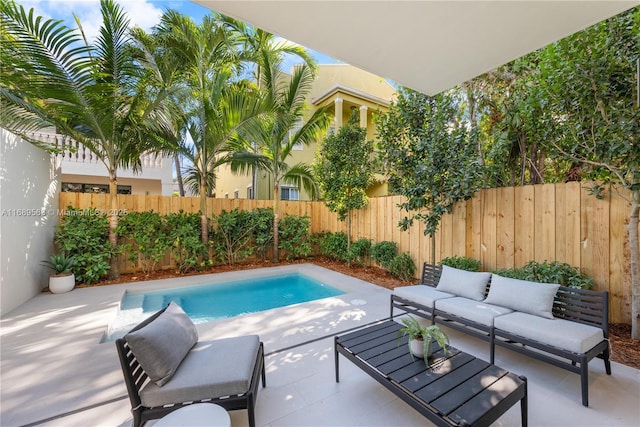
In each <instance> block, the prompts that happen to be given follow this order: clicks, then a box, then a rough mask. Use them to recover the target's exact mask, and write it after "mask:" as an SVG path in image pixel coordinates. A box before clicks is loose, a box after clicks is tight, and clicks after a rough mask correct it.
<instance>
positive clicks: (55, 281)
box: [49, 273, 76, 294]
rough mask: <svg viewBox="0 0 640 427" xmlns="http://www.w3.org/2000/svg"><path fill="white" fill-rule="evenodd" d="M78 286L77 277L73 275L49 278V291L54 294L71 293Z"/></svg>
mask: <svg viewBox="0 0 640 427" xmlns="http://www.w3.org/2000/svg"><path fill="white" fill-rule="evenodd" d="M75 286H76V277H75V276H74V275H73V273H68V274H56V275H54V276H51V277H49V290H50V291H51V293H53V294H63V293H65V292H69V291H70V290H72V289H73V288H74V287H75Z"/></svg>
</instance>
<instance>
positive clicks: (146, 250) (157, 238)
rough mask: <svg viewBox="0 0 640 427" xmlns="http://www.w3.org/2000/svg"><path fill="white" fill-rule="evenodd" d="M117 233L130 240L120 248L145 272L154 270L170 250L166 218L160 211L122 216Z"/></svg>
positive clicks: (131, 213)
mask: <svg viewBox="0 0 640 427" xmlns="http://www.w3.org/2000/svg"><path fill="white" fill-rule="evenodd" d="M116 234H117V235H118V236H119V237H120V238H124V239H127V240H129V241H130V243H121V244H120V248H121V250H122V252H123V253H126V254H127V255H128V259H129V261H131V262H132V263H133V265H134V267H135V266H136V265H138V264H139V265H140V268H142V271H143V272H144V273H145V274H148V273H150V272H152V271H154V270H155V269H156V266H157V264H158V263H159V262H160V261H161V260H162V259H163V258H164V256H165V255H166V254H167V251H168V250H169V239H168V236H167V227H166V224H165V220H164V217H163V216H162V215H160V214H159V213H158V212H153V211H148V212H130V213H128V214H127V215H125V216H123V217H122V218H120V220H119V222H118V227H117V228H116Z"/></svg>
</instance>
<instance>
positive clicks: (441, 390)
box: [336, 321, 525, 425]
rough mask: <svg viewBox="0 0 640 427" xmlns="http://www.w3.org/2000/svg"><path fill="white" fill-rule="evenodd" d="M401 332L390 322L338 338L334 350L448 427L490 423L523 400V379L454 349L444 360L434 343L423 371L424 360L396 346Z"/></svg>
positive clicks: (404, 345)
mask: <svg viewBox="0 0 640 427" xmlns="http://www.w3.org/2000/svg"><path fill="white" fill-rule="evenodd" d="M401 327H402V325H400V324H398V323H397V322H394V321H386V322H382V323H379V324H376V325H373V326H369V327H367V328H364V329H360V330H357V331H355V332H351V333H348V334H345V335H341V336H338V337H337V338H336V345H337V346H340V347H341V348H342V349H343V350H344V351H346V352H347V353H348V354H349V355H350V356H352V360H353V361H354V362H356V361H357V362H360V363H362V362H363V363H364V364H365V365H366V367H369V368H370V369H371V372H368V373H369V374H370V375H372V376H374V377H375V376H376V375H380V376H382V377H384V378H385V379H386V380H387V381H389V382H391V383H392V384H393V386H395V387H398V389H400V390H402V391H403V392H404V393H406V394H407V395H409V396H410V397H411V398H412V399H415V400H416V401H417V402H419V403H420V405H424V407H426V408H428V409H429V411H430V412H433V413H436V414H438V415H439V416H440V417H442V418H444V419H445V420H447V421H448V422H450V423H451V424H453V425H460V424H484V422H483V420H485V419H496V418H497V416H499V415H497V414H495V413H492V412H493V408H495V407H496V406H498V405H500V406H504V407H506V409H508V408H509V407H511V406H512V405H513V404H514V403H515V402H517V401H518V400H520V399H521V398H522V396H523V395H524V393H525V391H524V383H525V381H524V380H523V379H521V378H519V377H518V376H516V375H515V374H512V373H510V372H508V371H506V370H504V369H502V368H500V367H498V366H495V365H492V364H490V363H489V362H486V361H484V360H481V359H478V358H476V357H475V356H473V355H471V354H468V353H465V352H463V351H461V350H458V349H456V348H454V347H449V351H448V353H447V354H446V355H445V354H444V352H443V350H442V349H441V348H440V347H438V346H437V344H436V343H435V342H434V343H433V345H435V346H436V347H435V348H436V349H437V350H436V351H434V353H433V357H432V358H430V359H429V365H428V366H427V365H426V364H425V361H424V359H418V358H415V357H412V356H411V355H410V354H409V349H408V346H407V341H408V338H407V337H403V338H401V339H400V340H398V330H399V329H400V328H401ZM344 351H341V353H343V354H345V353H344ZM354 359H355V360H354ZM367 371H368V370H367ZM378 381H380V380H379V379H378ZM516 392H517V393H516ZM507 400H508V402H507ZM502 402H504V404H502ZM412 406H413V405H412ZM414 407H415V406H414ZM416 409H418V408H416ZM506 409H504V410H502V409H500V414H501V413H503V412H504V411H506ZM425 415H428V414H425Z"/></svg>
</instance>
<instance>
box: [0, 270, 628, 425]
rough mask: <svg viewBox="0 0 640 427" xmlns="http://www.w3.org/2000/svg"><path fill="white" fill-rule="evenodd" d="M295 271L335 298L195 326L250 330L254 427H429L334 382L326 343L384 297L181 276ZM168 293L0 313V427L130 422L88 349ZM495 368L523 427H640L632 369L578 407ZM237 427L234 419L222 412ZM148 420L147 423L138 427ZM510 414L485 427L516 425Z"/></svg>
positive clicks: (518, 362)
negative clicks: (521, 396) (291, 278)
mask: <svg viewBox="0 0 640 427" xmlns="http://www.w3.org/2000/svg"><path fill="white" fill-rule="evenodd" d="M292 270H293V271H297V270H300V271H304V273H305V274H307V275H310V276H312V277H315V278H319V279H322V280H323V281H325V282H326V283H328V284H331V285H334V286H337V287H340V288H341V289H343V290H344V291H346V293H345V294H343V295H340V296H337V297H332V298H326V299H322V300H317V301H313V302H308V303H303V304H298V305H294V306H289V307H284V308H278V309H273V310H268V311H264V312H260V313H255V314H249V315H244V316H239V317H236V318H233V319H224V320H218V321H215V322H209V323H205V324H200V325H198V326H197V328H198V332H199V334H200V338H201V339H214V338H219V337H228V336H235V335H242V334H249V333H258V334H259V335H260V337H261V339H262V341H263V342H264V344H265V353H266V355H267V357H266V370H267V387H266V388H264V389H262V388H261V389H260V391H259V394H258V399H257V406H256V422H257V424H258V425H259V426H273V427H275V426H356V425H357V426H413V425H416V426H417V425H430V423H429V422H428V421H427V420H426V419H425V418H424V417H422V416H421V415H419V414H418V413H417V412H416V411H414V410H413V409H411V408H410V407H409V406H408V405H406V404H405V403H404V402H402V401H400V400H399V399H398V398H396V397H395V396H394V395H393V394H392V393H390V392H388V391H387V390H386V389H384V388H383V387H382V386H380V385H379V384H378V383H377V382H376V381H374V380H373V379H371V378H370V377H368V376H367V375H366V374H365V373H364V372H362V371H360V370H359V369H358V368H356V367H355V366H354V365H352V364H351V363H349V362H348V361H347V360H346V359H343V358H341V360H340V383H336V382H335V377H334V361H333V338H332V337H333V335H334V334H337V333H340V332H342V331H345V330H348V329H351V328H354V327H358V326H362V325H365V324H368V323H371V322H374V321H376V320H379V319H383V318H385V317H387V316H388V310H389V308H388V307H389V293H390V292H389V291H388V290H387V289H384V288H381V287H378V286H375V285H372V284H370V283H367V282H363V281H361V280H358V279H355V278H352V277H349V276H345V275H343V274H340V273H337V272H333V271H330V270H326V269H324V268H321V267H318V266H315V265H312V264H304V265H298V266H282V267H274V268H270V269H266V270H265V269H262V270H248V271H242V272H232V273H220V274H216V275H208V276H191V277H188V278H184V279H179V280H180V283H183V284H199V283H212V282H217V281H225V280H237V279H241V278H251V277H260V276H263V275H265V274H275V273H279V272H290V271H292ZM173 286H176V279H166V280H158V281H154V282H144V283H135V284H126V285H113V286H100V287H93V288H81V289H75V290H74V291H73V292H70V293H67V294H59V295H53V294H48V293H42V294H40V295H38V296H36V297H35V298H33V299H31V300H30V301H28V302H26V303H25V304H23V305H22V306H20V307H18V308H17V309H15V310H13V311H12V312H10V313H8V314H7V315H5V316H3V318H2V320H1V329H0V334H1V335H0V339H1V341H0V344H1V365H0V369H1V372H0V375H1V379H0V386H1V391H0V396H1V400H0V410H1V412H0V425H1V426H4V427H9V426H28V425H42V426H123V427H124V426H130V425H131V414H130V405H129V401H128V398H126V389H125V385H124V381H123V377H122V373H121V370H120V366H119V363H118V358H117V354H116V350H115V345H114V344H113V343H111V342H106V343H102V344H101V343H100V341H101V339H102V337H103V334H104V333H105V331H106V328H107V325H108V324H109V323H110V322H111V321H112V320H113V318H114V316H115V313H116V307H117V305H118V303H119V301H120V299H121V297H122V294H123V293H124V291H125V289H127V288H128V289H135V290H144V289H155V288H160V287H173ZM447 332H448V333H449V335H450V338H451V343H452V345H454V346H456V347H457V348H459V349H461V350H463V351H466V352H469V353H472V354H474V355H476V356H478V357H480V358H484V359H485V360H486V359H487V358H488V345H487V343H486V342H483V341H480V340H477V339H475V338H471V337H469V336H467V335H464V334H461V333H459V332H457V331H453V330H447ZM496 364H498V365H499V366H501V367H503V368H505V369H508V370H510V371H512V372H514V373H517V374H520V375H525V376H527V378H528V380H529V382H528V384H529V400H528V402H529V424H530V425H531V426H638V425H640V370H637V369H633V368H630V367H627V366H624V365H620V364H618V363H615V362H614V363H612V370H613V375H611V376H607V375H606V374H605V373H604V364H603V363H602V361H601V360H599V359H595V360H593V361H592V362H591V363H590V365H589V392H590V394H589V401H590V406H589V407H588V408H585V407H583V406H582V404H581V399H580V378H579V376H578V375H576V374H573V373H570V372H567V371H565V370H562V369H559V368H556V367H553V366H551V365H548V364H545V363H542V362H539V361H536V360H533V359H531V358H527V357H524V356H522V355H519V354H517V353H514V352H511V351H508V350H505V349H498V350H497V356H496ZM230 415H231V422H232V426H233V427H240V426H246V425H247V424H248V423H247V415H246V411H233V412H231V413H230ZM153 424H154V423H153V422H149V423H147V426H152V425H153ZM519 424H520V407H519V405H516V406H514V407H513V408H512V409H510V410H509V411H508V412H507V413H506V414H505V415H504V416H503V417H501V418H500V420H498V422H496V423H495V425H505V426H511V425H519Z"/></svg>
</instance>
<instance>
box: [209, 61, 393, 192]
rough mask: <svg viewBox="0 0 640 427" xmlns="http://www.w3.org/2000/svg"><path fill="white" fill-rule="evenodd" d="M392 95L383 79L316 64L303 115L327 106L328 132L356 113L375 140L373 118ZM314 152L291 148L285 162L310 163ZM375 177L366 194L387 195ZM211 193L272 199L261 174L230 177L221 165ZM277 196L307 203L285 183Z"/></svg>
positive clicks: (314, 148)
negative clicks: (305, 110)
mask: <svg viewBox="0 0 640 427" xmlns="http://www.w3.org/2000/svg"><path fill="white" fill-rule="evenodd" d="M395 94H396V91H395V89H394V87H393V86H391V85H390V84H389V83H388V82H387V81H386V80H385V79H383V78H382V77H379V76H376V75H374V74H371V73H369V72H367V71H363V70H361V69H359V68H356V67H353V66H351V65H348V64H323V65H318V68H317V72H316V79H315V81H314V83H313V87H312V89H311V91H310V93H309V96H308V98H307V103H308V107H309V110H308V112H307V114H308V115H311V114H313V112H314V111H315V110H316V109H318V108H320V107H323V106H326V105H328V106H329V111H330V114H332V115H333V120H332V126H331V127H330V130H329V131H331V130H334V131H336V130H337V129H340V127H342V125H343V123H346V122H347V121H348V120H349V117H350V116H351V113H352V111H353V110H357V111H358V112H359V117H360V126H361V127H364V128H366V129H367V139H369V140H374V141H375V139H376V129H375V123H374V116H375V115H376V114H378V113H385V112H387V111H388V109H389V104H390V103H391V101H392V100H393V99H394V98H395ZM318 142H319V143H321V142H322V141H318ZM317 151H318V146H317V144H311V145H308V146H306V147H303V146H300V147H295V148H294V151H293V154H292V155H291V157H290V158H289V160H288V161H287V163H288V164H289V165H295V164H297V163H306V164H312V163H313V162H314V160H315V156H316V152H317ZM378 178H379V179H378V180H377V182H376V184H375V185H373V186H372V187H371V188H370V189H369V191H367V193H368V194H369V195H370V196H380V195H385V194H386V192H387V188H386V182H385V180H384V179H383V178H382V176H379V177H378ZM254 189H255V191H254ZM215 193H216V197H227V198H240V199H251V198H256V199H266V200H270V199H272V198H273V180H272V179H271V176H270V174H269V173H267V172H264V171H257V172H256V174H255V176H253V174H248V175H234V174H232V173H231V171H230V170H229V168H228V167H226V166H225V167H222V168H220V169H219V170H218V177H217V180H216V190H215ZM280 193H281V199H282V200H309V196H308V195H307V194H306V192H305V191H304V190H303V189H301V188H297V187H295V186H291V185H288V184H282V185H281V190H280Z"/></svg>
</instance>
